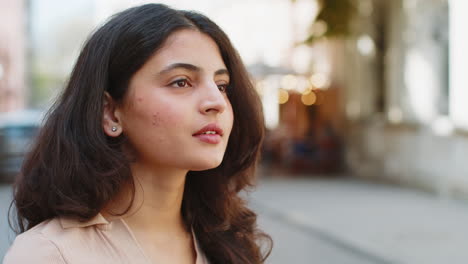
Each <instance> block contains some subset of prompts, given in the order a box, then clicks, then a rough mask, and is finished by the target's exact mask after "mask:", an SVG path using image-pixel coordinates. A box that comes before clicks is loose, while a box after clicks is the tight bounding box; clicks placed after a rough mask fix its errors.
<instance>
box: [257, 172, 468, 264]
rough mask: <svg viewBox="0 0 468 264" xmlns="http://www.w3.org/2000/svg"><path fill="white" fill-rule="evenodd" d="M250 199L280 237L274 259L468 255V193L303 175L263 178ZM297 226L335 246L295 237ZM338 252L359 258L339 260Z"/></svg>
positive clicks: (412, 259)
mask: <svg viewBox="0 0 468 264" xmlns="http://www.w3.org/2000/svg"><path fill="white" fill-rule="evenodd" d="M250 200H251V204H253V205H255V207H256V208H258V210H259V211H260V212H261V214H260V219H262V218H263V220H264V221H265V222H266V224H265V225H264V229H265V231H267V232H270V233H271V235H272V236H273V238H274V240H275V242H277V245H276V247H275V248H274V250H273V254H272V258H271V261H272V263H288V262H289V263H318V264H320V263H324V264H326V263H336V264H338V263H340V264H348V263H382V264H383V263H395V264H442V263H444V264H445V263H450V264H466V263H468V202H467V201H460V200H449V199H442V198H439V197H437V196H435V195H432V194H429V193H425V192H421V191H417V190H414V189H407V188H402V187H397V186H391V185H385V184H380V183H379V184H377V183H369V182H364V181H360V180H356V179H349V178H334V179H317V178H305V177H304V178H296V179H294V180H293V179H290V178H282V179H281V178H280V179H278V178H275V179H263V180H261V181H260V182H259V184H258V187H257V190H256V191H255V192H253V193H252V194H251V198H250ZM270 222H275V223H276V224H277V225H276V226H274V225H271V224H270ZM260 223H262V221H260ZM292 229H295V230H296V231H301V233H302V234H303V235H304V236H307V237H309V238H310V239H313V240H315V241H317V240H318V241H320V242H321V243H320V245H327V246H329V248H330V247H332V246H334V248H335V251H334V252H328V253H326V254H323V255H319V254H320V252H322V251H321V249H320V246H318V247H317V245H316V244H313V243H311V244H308V243H307V242H304V241H296V240H294V239H292V236H291V234H292V233H293V232H290V231H288V230H292ZM289 239H292V240H289ZM285 240H286V241H285ZM291 251H294V252H296V253H297V256H298V257H297V258H292V257H291V254H290V252H291ZM329 253H330V254H329ZM345 253H346V254H347V255H344V254H345ZM333 254H337V255H343V256H344V257H345V256H349V255H352V256H353V257H355V258H352V260H351V259H349V260H348V259H347V260H342V261H335V259H333V258H332V257H333V256H332V255H333ZM357 257H360V258H361V260H355V259H356V258H357ZM359 261H361V262H359Z"/></svg>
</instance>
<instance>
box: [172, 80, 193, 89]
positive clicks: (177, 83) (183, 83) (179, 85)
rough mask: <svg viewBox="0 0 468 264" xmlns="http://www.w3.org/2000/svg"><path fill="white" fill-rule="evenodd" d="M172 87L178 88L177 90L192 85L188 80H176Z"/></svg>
mask: <svg viewBox="0 0 468 264" xmlns="http://www.w3.org/2000/svg"><path fill="white" fill-rule="evenodd" d="M171 86H172V87H176V88H185V87H187V86H191V85H190V83H189V82H188V81H187V79H179V80H175V81H173V82H172V83H171Z"/></svg>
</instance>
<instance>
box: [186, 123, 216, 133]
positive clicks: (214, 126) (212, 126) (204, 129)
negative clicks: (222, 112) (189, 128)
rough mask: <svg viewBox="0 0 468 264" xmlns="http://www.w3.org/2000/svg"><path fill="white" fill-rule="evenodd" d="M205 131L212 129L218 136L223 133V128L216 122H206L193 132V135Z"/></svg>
mask: <svg viewBox="0 0 468 264" xmlns="http://www.w3.org/2000/svg"><path fill="white" fill-rule="evenodd" d="M207 131H214V132H216V134H218V135H220V136H222V135H223V130H222V129H221V128H220V127H219V126H218V125H217V124H214V123H213V124H208V125H206V126H204V127H203V128H202V129H200V130H198V131H197V132H195V134H193V136H196V135H200V134H202V133H205V132H207Z"/></svg>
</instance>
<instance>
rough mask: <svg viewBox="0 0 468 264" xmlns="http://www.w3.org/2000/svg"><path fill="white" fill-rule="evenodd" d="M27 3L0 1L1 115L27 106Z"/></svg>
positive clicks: (8, 0)
mask: <svg viewBox="0 0 468 264" xmlns="http://www.w3.org/2000/svg"><path fill="white" fill-rule="evenodd" d="M25 10H26V9H25V1H23V0H16V1H11V0H0V112H6V111H13V110H17V109H21V108H24V106H25V103H26V83H25V57H26V49H25V47H26V41H25V38H26V24H25V23H26V21H27V20H26V11H25Z"/></svg>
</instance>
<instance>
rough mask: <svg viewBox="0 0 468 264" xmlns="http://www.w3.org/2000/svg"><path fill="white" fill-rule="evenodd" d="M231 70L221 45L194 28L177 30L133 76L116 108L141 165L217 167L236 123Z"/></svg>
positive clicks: (187, 167)
mask: <svg viewBox="0 0 468 264" xmlns="http://www.w3.org/2000/svg"><path fill="white" fill-rule="evenodd" d="M228 84H229V73H228V71H227V68H226V66H225V65H224V62H223V60H222V58H221V55H220V52H219V49H218V46H217V45H216V43H215V42H214V41H213V40H212V39H211V38H210V37H209V36H208V35H205V34H203V33H200V32H198V31H195V30H189V29H185V30H180V31H177V32H175V33H173V34H172V35H171V36H169V38H168V39H167V41H166V42H165V44H164V45H163V47H162V48H161V49H160V50H158V51H157V52H156V54H155V55H153V56H152V57H151V58H150V59H149V60H148V61H147V62H146V64H145V65H144V66H143V67H142V68H141V69H140V70H138V71H137V72H136V73H135V74H134V75H133V77H132V78H131V80H130V84H129V87H128V89H129V90H128V93H127V95H126V98H125V99H124V103H123V104H122V106H121V107H120V108H117V110H116V112H115V113H116V116H117V117H118V120H119V122H120V125H121V129H122V132H123V133H124V134H125V135H126V137H127V138H128V140H129V143H130V146H131V147H132V149H133V150H134V151H135V152H136V162H137V163H140V164H142V165H146V166H151V167H162V168H179V169H187V170H206V169H211V168H215V167H217V166H218V165H219V164H220V163H221V161H222V159H223V156H224V152H225V150H226V146H227V143H228V139H229V135H230V133H231V129H232V124H233V118H234V117H233V112H232V107H231V104H230V102H229V99H228V97H227V94H226V91H227V89H229V88H228Z"/></svg>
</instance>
